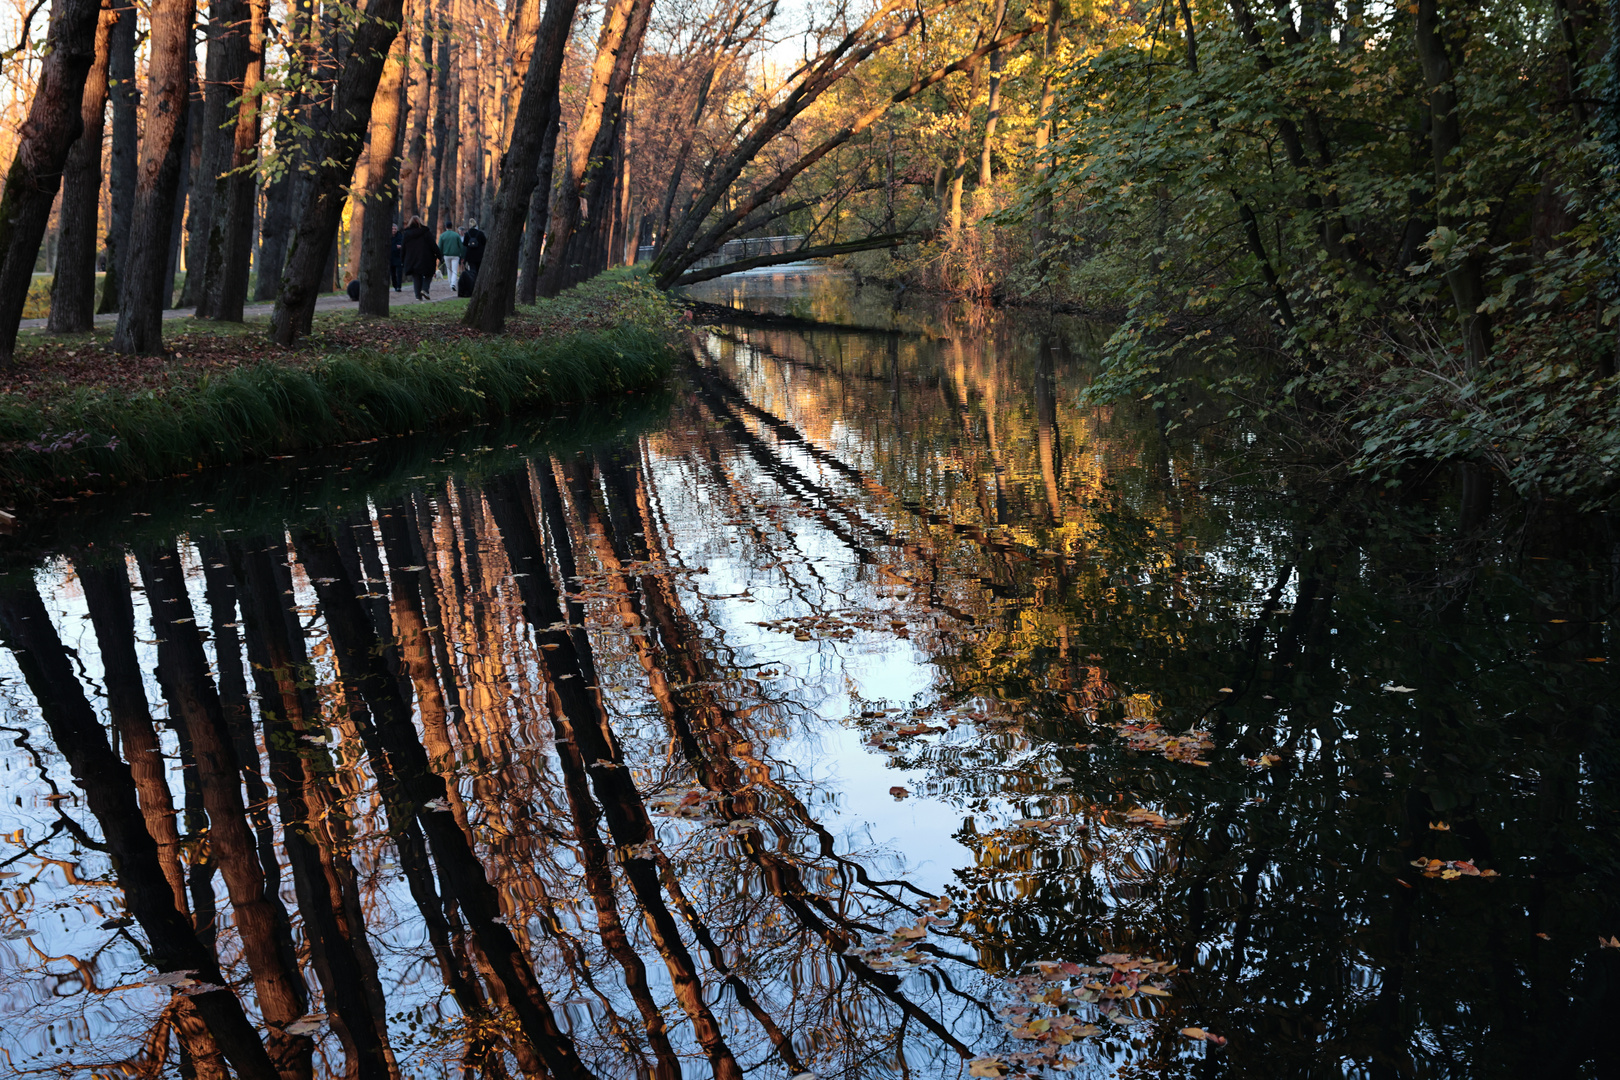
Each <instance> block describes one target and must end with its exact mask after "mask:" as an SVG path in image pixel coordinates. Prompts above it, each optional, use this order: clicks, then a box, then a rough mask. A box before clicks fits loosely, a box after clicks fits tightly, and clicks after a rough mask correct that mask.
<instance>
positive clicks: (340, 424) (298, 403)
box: [0, 273, 673, 505]
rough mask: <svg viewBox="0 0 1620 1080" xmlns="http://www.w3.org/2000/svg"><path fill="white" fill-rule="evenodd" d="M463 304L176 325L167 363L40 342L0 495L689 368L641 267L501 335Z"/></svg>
mask: <svg viewBox="0 0 1620 1080" xmlns="http://www.w3.org/2000/svg"><path fill="white" fill-rule="evenodd" d="M463 307H464V302H460V303H457V302H450V303H445V304H442V305H433V306H421V307H412V308H407V309H404V310H403V311H402V312H401V314H400V316H399V317H396V318H393V319H387V320H381V319H378V320H371V319H360V318H357V317H356V316H354V315H353V314H351V313H341V314H332V315H326V316H323V317H321V318H320V319H319V320H318V321H317V324H316V327H315V333H314V334H313V335H312V337H311V338H310V339H309V341H308V342H307V343H306V344H304V345H303V346H301V347H300V348H298V349H295V350H280V349H276V348H275V347H274V346H272V345H269V344H268V343H267V342H266V340H265V339H264V337H263V335H262V333H260V332H259V331H260V330H262V327H255V326H254V325H252V324H249V325H247V326H245V327H217V326H206V325H202V324H194V323H191V322H190V321H189V320H177V321H176V322H175V323H174V324H171V327H172V328H170V327H166V329H167V330H168V331H169V332H168V334H167V343H168V345H169V347H170V349H171V354H170V355H168V356H165V357H160V358H127V357H119V356H113V355H112V354H109V353H107V352H106V350H105V348H104V346H103V335H100V334H97V335H79V336H76V337H73V338H71V339H48V338H44V337H42V336H41V337H36V338H34V339H33V340H32V341H30V342H29V345H30V346H31V347H30V348H28V349H26V350H20V355H19V357H18V363H17V365H16V367H15V368H14V369H13V370H12V371H9V372H5V373H3V374H0V378H4V379H5V381H6V384H7V385H6V386H5V388H4V390H3V391H0V505H16V504H18V503H23V502H30V501H36V500H38V499H41V498H45V497H52V496H56V497H61V496H66V495H72V494H77V493H83V492H86V491H91V490H96V489H102V488H106V487H109V486H112V485H116V484H121V483H128V482H130V481H135V480H146V479H152V478H156V477H160V476H172V475H177V474H183V473H187V472H190V471H193V470H196V469H201V468H206V467H209V466H213V465H223V464H231V463H236V462H241V461H246V460H251V459H255V458H268V457H273V456H276V455H280V454H288V453H293V452H296V451H300V450H308V449H311V448H315V447H320V446H327V445H331V444H335V443H341V442H353V441H355V440H361V439H373V438H379V437H383V436H389V435H402V434H407V433H411V432H420V431H428V430H434V429H443V428H450V427H455V426H461V425H466V424H470V423H478V422H484V421H490V420H495V419H499V418H501V417H506V416H511V415H514V414H517V413H521V412H524V411H528V410H532V409H537V408H541V407H545V406H548V405H556V404H559V403H567V402H583V401H586V400H590V399H599V398H604V397H608V396H611V395H617V394H623V393H625V392H628V391H634V390H638V389H642V388H647V387H652V386H655V385H657V384H659V383H660V382H661V381H662V380H663V379H664V377H665V376H666V375H667V374H668V372H669V370H670V367H671V361H672V358H673V352H672V347H671V340H672V339H671V337H670V334H669V329H670V327H671V326H672V325H673V315H672V309H671V308H670V307H669V306H668V304H667V303H666V302H665V301H664V300H663V298H662V297H661V296H659V295H658V294H657V293H656V292H654V291H653V290H652V289H650V288H648V287H647V286H645V285H644V284H643V283H642V282H641V281H640V280H639V279H637V278H634V277H632V276H630V275H628V274H624V273H620V274H615V275H604V277H603V278H601V279H598V280H596V281H593V282H590V283H587V284H586V285H584V286H581V287H580V289H578V290H574V291H573V292H571V293H567V294H564V295H563V296H561V297H558V298H557V299H555V300H552V301H547V302H545V303H543V304H541V305H537V306H536V307H535V308H528V309H524V310H523V311H522V312H521V313H520V314H519V316H518V317H516V318H514V319H513V320H512V321H511V323H510V324H509V326H510V330H509V332H508V333H506V334H504V335H501V336H498V337H487V336H483V335H477V334H474V333H471V332H469V331H467V330H465V329H464V328H463V327H462V326H461V325H460V323H459V321H457V320H458V319H459V316H460V313H461V310H462V308H463Z"/></svg>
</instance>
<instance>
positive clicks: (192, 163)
mask: <svg viewBox="0 0 1620 1080" xmlns="http://www.w3.org/2000/svg"><path fill="white" fill-rule="evenodd" d="M193 3H195V0H193ZM193 10H194V11H195V8H193ZM190 97H191V100H190V104H188V105H187V107H186V141H185V146H184V148H183V149H182V150H181V151H180V160H181V162H182V163H183V164H182V166H181V168H182V171H181V173H180V184H179V186H178V187H176V188H175V192H174V216H173V217H172V218H170V219H169V257H168V258H167V259H166V260H164V263H163V266H164V271H163V274H164V281H165V288H164V290H163V307H164V310H169V309H171V308H176V307H184V306H185V305H184V304H182V303H180V302H178V301H177V300H176V299H175V294H174V279H175V277H176V276H177V275H178V274H179V273H180V256H181V254H182V251H185V252H189V251H190V250H191V247H190V245H189V244H186V243H185V240H186V229H187V228H188V227H189V229H190V230H191V231H193V232H194V231H196V229H197V227H198V225H199V222H198V220H197V218H196V215H195V213H193V214H192V215H190V220H189V221H188V220H187V216H188V215H187V212H186V210H187V207H188V205H191V204H193V203H194V202H195V200H194V199H193V198H192V192H193V191H195V190H196V188H197V177H198V174H199V173H200V172H201V171H202V142H203V137H202V128H203V95H202V74H201V73H200V72H199V71H198V70H197V67H196V64H195V63H193V64H192V67H191V95H190ZM187 258H188V259H189V255H188V256H187ZM190 274H191V265H190V263H189V261H188V263H187V265H186V275H187V276H188V277H189V276H190Z"/></svg>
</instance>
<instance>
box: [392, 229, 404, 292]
mask: <svg viewBox="0 0 1620 1080" xmlns="http://www.w3.org/2000/svg"><path fill="white" fill-rule="evenodd" d="M390 227H391V228H392V229H393V231H392V232H391V233H389V234H388V280H389V281H391V282H393V284H394V291H395V292H399V290H401V289H403V288H404V287H405V242H404V240H402V239H401V238H400V232H399V222H397V221H396V222H394V224H393V225H392V226H390Z"/></svg>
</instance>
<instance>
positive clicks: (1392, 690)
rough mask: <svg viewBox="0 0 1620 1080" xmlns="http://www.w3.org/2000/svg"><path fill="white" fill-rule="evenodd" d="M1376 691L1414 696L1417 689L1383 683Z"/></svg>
mask: <svg viewBox="0 0 1620 1080" xmlns="http://www.w3.org/2000/svg"><path fill="white" fill-rule="evenodd" d="M1378 689H1380V690H1388V691H1389V692H1390V693H1392V694H1415V693H1417V687H1415V686H1396V685H1395V684H1394V683H1385V684H1384V685H1383V686H1380V687H1379V688H1378Z"/></svg>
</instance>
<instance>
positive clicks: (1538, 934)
mask: <svg viewBox="0 0 1620 1080" xmlns="http://www.w3.org/2000/svg"><path fill="white" fill-rule="evenodd" d="M8 936H9V935H8ZM1536 937H1538V938H1540V939H1541V940H1542V941H1551V940H1552V935H1551V934H1545V933H1542V932H1541V931H1540V930H1538V931H1536Z"/></svg>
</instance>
